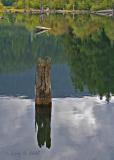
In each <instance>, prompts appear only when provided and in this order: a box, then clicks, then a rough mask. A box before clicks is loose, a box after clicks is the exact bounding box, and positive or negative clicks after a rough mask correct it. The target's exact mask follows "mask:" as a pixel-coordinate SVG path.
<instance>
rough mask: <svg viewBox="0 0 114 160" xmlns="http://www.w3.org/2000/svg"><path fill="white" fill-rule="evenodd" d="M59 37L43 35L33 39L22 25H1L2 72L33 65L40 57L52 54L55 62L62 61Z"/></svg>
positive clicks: (0, 55) (0, 54)
mask: <svg viewBox="0 0 114 160" xmlns="http://www.w3.org/2000/svg"><path fill="white" fill-rule="evenodd" d="M59 43H60V42H59V39H55V38H54V37H53V36H47V35H45V34H44V35H41V36H38V37H36V38H34V39H33V40H32V41H31V36H30V33H29V32H28V31H27V30H26V29H25V27H22V26H14V25H12V26H9V25H1V26H0V72H8V71H17V70H24V69H28V68H31V67H33V66H34V65H35V64H36V61H37V60H38V58H39V57H42V56H50V57H51V58H52V59H53V63H55V62H57V61H58V62H59V63H60V62H61V61H63V59H64V56H62V49H61V48H62V46H61V45H59Z"/></svg>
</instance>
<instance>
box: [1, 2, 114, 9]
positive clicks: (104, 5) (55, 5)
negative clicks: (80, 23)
mask: <svg viewBox="0 0 114 160" xmlns="http://www.w3.org/2000/svg"><path fill="white" fill-rule="evenodd" d="M42 6H43V7H44V8H45V9H47V8H49V9H67V10H71V9H77V10H78V9H79V10H101V9H108V8H113V7H114V0H51V1H48V0H0V9H2V8H4V7H13V8H17V9H23V8H26V9H27V8H33V9H40V8H41V7H42Z"/></svg>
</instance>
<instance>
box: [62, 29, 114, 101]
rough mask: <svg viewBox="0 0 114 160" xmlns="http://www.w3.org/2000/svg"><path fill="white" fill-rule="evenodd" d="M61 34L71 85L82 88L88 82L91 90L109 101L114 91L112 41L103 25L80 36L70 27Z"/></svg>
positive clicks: (113, 47)
mask: <svg viewBox="0 0 114 160" xmlns="http://www.w3.org/2000/svg"><path fill="white" fill-rule="evenodd" d="M64 38H65V41H64V43H65V48H66V53H67V59H68V63H69V65H70V68H71V74H72V81H73V83H74V86H75V87H76V88H77V89H79V90H81V91H83V90H84V88H85V87H86V86H87V87H88V89H89V91H90V92H91V93H93V94H96V93H98V94H99V95H100V98H102V97H103V96H106V100H107V101H109V99H110V96H111V93H114V84H113V82H114V72H113V71H114V63H113V59H114V42H113V43H111V42H110V40H109V38H108V37H107V35H106V34H105V31H104V29H101V30H100V32H99V34H97V35H96V34H93V35H90V36H88V37H87V38H85V39H83V40H82V39H80V38H77V37H76V35H74V34H73V32H72V30H70V31H69V33H68V34H67V36H65V37H64Z"/></svg>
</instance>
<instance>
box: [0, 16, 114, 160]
mask: <svg viewBox="0 0 114 160" xmlns="http://www.w3.org/2000/svg"><path fill="white" fill-rule="evenodd" d="M2 16H3V17H4V19H2V20H0V128H1V131H0V159H5V160H9V159H11V160H29V159H30V160H31V159H34V160H36V159H39V160H44V159H45V158H46V159H47V160H50V159H52V160H61V159H65V160H69V159H72V160H75V159H78V160H83V159H85V160H113V159H114V127H113V126H114V125H113V121H114V97H113V94H114V29H113V28H114V19H113V18H110V17H97V16H89V15H88V16H81V15H80V16H75V17H72V15H71V16H70V15H69V16H68V15H64V16H60V15H43V16H38V15H27V14H25V15H22V14H17V15H13V14H4V15H2ZM36 26H45V27H49V28H51V30H49V31H48V32H46V33H43V34H37V33H36V30H35V28H36ZM40 57H43V58H44V57H51V59H52V69H51V81H52V107H51V108H47V109H45V110H44V108H40V109H39V110H38V112H35V102H34V99H35V94H34V93H35V91H34V85H35V72H36V65H37V62H38V58H40Z"/></svg>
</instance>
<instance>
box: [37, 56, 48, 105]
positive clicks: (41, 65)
mask: <svg viewBox="0 0 114 160" xmlns="http://www.w3.org/2000/svg"><path fill="white" fill-rule="evenodd" d="M35 89H36V95H35V104H36V105H38V106H39V105H40V106H41V105H49V106H51V59H50V58H45V59H41V58H40V59H39V60H38V65H37V68H36V84H35Z"/></svg>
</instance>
